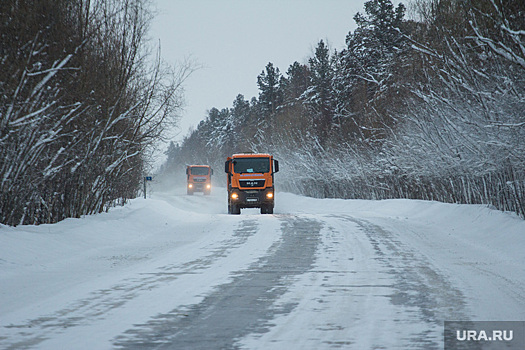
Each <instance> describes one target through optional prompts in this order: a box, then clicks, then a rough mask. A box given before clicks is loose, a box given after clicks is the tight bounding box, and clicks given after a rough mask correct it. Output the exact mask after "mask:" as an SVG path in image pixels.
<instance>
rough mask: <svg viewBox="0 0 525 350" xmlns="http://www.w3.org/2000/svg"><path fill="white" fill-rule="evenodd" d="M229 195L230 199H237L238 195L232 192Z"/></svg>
mask: <svg viewBox="0 0 525 350" xmlns="http://www.w3.org/2000/svg"><path fill="white" fill-rule="evenodd" d="M231 197H232V199H237V198H239V195H238V194H237V193H235V192H233V193H232V196H231Z"/></svg>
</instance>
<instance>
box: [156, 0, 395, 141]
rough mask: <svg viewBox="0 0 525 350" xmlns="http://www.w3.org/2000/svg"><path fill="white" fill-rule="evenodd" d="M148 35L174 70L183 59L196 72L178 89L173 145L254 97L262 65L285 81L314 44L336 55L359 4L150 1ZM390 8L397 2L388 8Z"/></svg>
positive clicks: (354, 0) (349, 0) (342, 0)
mask: <svg viewBox="0 0 525 350" xmlns="http://www.w3.org/2000/svg"><path fill="white" fill-rule="evenodd" d="M153 1H154V3H155V4H156V7H157V10H158V14H157V16H156V17H155V20H154V21H153V23H152V27H151V31H150V35H151V38H152V39H153V40H155V41H158V40H160V44H161V50H162V57H163V59H164V60H165V61H167V62H169V63H172V64H175V63H176V62H180V61H182V60H184V58H187V57H191V58H192V59H193V60H195V61H197V62H198V63H199V64H201V65H202V66H203V67H204V68H202V69H200V70H198V71H196V72H194V73H193V74H192V75H191V77H190V78H189V79H188V80H187V82H186V84H185V90H186V91H185V95H186V102H187V106H186V108H185V111H184V113H183V116H182V120H181V122H180V129H181V130H180V133H179V134H178V135H177V136H176V137H175V139H176V140H180V139H182V137H183V136H185V135H187V133H188V130H189V128H190V127H191V126H193V127H195V126H196V125H197V124H198V123H199V121H201V120H203V119H205V118H206V115H207V112H206V111H207V110H209V109H211V108H213V107H216V108H219V109H222V108H226V107H231V106H232V103H233V100H234V99H235V97H236V96H237V95H238V94H243V95H244V97H245V99H247V100H250V99H251V98H252V97H253V96H256V97H258V94H259V92H258V87H257V76H258V75H259V74H260V73H261V72H262V71H263V70H264V69H265V66H266V65H267V64H268V62H272V63H273V64H274V66H276V67H278V68H279V69H280V71H281V73H285V72H286V71H287V70H288V67H289V66H290V65H291V64H292V63H293V62H294V61H299V62H300V63H306V61H307V59H308V58H309V57H311V56H312V55H313V52H314V49H315V47H316V46H317V43H318V42H319V40H321V39H323V40H325V42H328V44H329V45H330V47H331V49H332V51H333V49H337V50H338V51H339V50H341V49H343V48H344V44H345V38H346V35H347V33H348V32H349V31H353V30H354V29H355V27H356V25H355V22H354V20H353V17H354V15H355V13H356V12H364V10H363V4H364V3H365V0H153ZM396 2H397V1H396Z"/></svg>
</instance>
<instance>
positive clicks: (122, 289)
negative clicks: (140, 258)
mask: <svg viewBox="0 0 525 350" xmlns="http://www.w3.org/2000/svg"><path fill="white" fill-rule="evenodd" d="M257 231H258V227H257V222H255V221H253V220H243V221H241V222H240V223H239V226H238V227H237V229H236V230H235V231H234V232H233V234H232V235H231V236H230V237H228V238H227V239H224V240H223V241H220V242H218V243H217V242H216V243H214V245H213V246H211V247H210V248H209V250H208V251H209V252H210V253H209V254H206V255H204V256H202V257H199V258H196V259H194V260H191V261H188V262H186V263H183V264H172V265H166V266H161V267H158V268H157V269H156V270H155V271H153V272H151V273H143V274H141V275H138V276H135V277H132V278H127V279H123V280H122V281H121V282H120V283H118V284H114V285H112V286H110V287H109V288H106V289H100V290H97V291H93V292H92V293H91V294H90V295H89V296H88V297H86V298H84V299H80V300H77V301H76V302H74V303H72V304H71V305H69V306H68V307H67V308H64V309H61V310H57V311H56V312H54V313H53V314H49V315H44V316H41V317H39V318H35V319H30V320H27V321H26V322H24V323H22V324H12V325H9V326H7V327H6V328H7V329H10V330H17V332H18V333H19V334H18V338H19V339H20V338H21V339H23V340H19V341H17V342H14V343H10V344H6V343H5V342H2V341H3V339H2V338H0V343H1V344H2V345H1V346H2V347H5V349H25V348H30V347H32V346H37V345H38V344H40V343H42V342H44V341H45V340H47V339H48V337H51V338H52V335H51V336H50V335H49V334H51V333H60V332H61V331H62V330H63V329H65V328H72V327H77V326H84V325H88V324H90V323H92V322H93V323H94V322H97V321H99V320H100V319H103V318H104V315H105V314H107V313H109V312H111V311H113V310H115V309H118V308H120V307H122V306H124V305H125V304H126V303H128V302H129V301H131V300H133V299H134V298H135V297H137V296H139V295H140V294H141V293H142V292H149V291H151V290H153V289H155V288H158V287H161V286H164V285H165V284H167V283H170V282H173V281H174V280H176V279H177V278H179V276H181V275H186V274H195V273H199V271H202V270H205V269H207V268H209V267H211V266H212V265H213V264H214V263H215V262H216V261H217V260H218V259H220V258H223V257H225V256H228V254H230V252H231V251H233V250H234V249H237V248H239V247H241V246H242V245H243V244H244V243H246V241H247V240H248V239H249V238H250V237H251V236H253V235H254V234H255V233H256V232H257ZM205 249H206V247H205Z"/></svg>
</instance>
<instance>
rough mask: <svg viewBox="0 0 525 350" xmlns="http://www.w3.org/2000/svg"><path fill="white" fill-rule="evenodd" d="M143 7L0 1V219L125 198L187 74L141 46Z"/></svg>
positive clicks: (103, 1)
mask: <svg viewBox="0 0 525 350" xmlns="http://www.w3.org/2000/svg"><path fill="white" fill-rule="evenodd" d="M149 8H150V7H149V2H148V1H147V0H2V1H1V2H0V38H1V41H0V45H1V46H0V223H1V224H7V225H18V224H41V223H53V222H57V221H60V220H63V219H64V218H68V217H80V216H81V215H86V214H92V213H98V212H101V211H104V210H106V209H107V208H109V207H111V206H114V205H118V204H122V203H125V202H126V201H127V200H128V199H130V198H135V197H136V196H137V194H138V191H139V189H140V184H141V181H142V178H143V175H144V171H145V167H146V166H147V160H148V157H149V153H150V152H152V148H153V146H154V144H155V143H156V142H157V141H158V140H159V138H160V137H162V135H163V132H164V130H165V129H166V128H167V127H169V125H170V123H174V122H176V115H177V111H178V110H179V109H180V108H181V106H182V102H183V100H182V88H181V84H182V83H183V82H184V79H185V78H186V77H187V76H188V74H189V73H190V72H191V70H192V69H191V66H190V65H185V64H181V65H180V66H177V67H170V66H167V65H166V64H163V63H162V62H161V60H160V58H159V56H160V55H159V52H158V50H157V51H155V50H154V49H152V48H151V47H150V46H149V45H148V41H147V40H146V39H147V38H146V33H147V31H148V25H149V23H150V21H151V19H152V16H153V15H152V13H151V11H150V10H149Z"/></svg>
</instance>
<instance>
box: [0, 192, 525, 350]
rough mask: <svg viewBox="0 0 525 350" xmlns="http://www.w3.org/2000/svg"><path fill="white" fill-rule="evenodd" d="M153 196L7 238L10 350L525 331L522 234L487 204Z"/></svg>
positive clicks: (357, 343)
mask: <svg viewBox="0 0 525 350" xmlns="http://www.w3.org/2000/svg"><path fill="white" fill-rule="evenodd" d="M225 202H226V192H225V190H224V189H215V192H214V193H213V194H212V195H211V196H200V195H195V196H186V195H185V194H184V189H176V190H172V191H168V192H160V191H158V192H156V193H154V194H153V196H152V198H151V199H147V200H144V199H136V200H133V201H132V202H131V203H130V204H128V205H126V206H125V207H122V208H114V209H112V210H110V212H109V213H105V214H100V215H94V216H90V217H85V218H82V219H68V220H65V221H63V222H61V223H59V224H56V225H42V226H38V227H28V226H23V227H16V228H11V227H6V226H0V242H1V245H0V348H2V349H236V348H238V349H287V350H289V349H331V348H341V349H359V350H361V349H409V348H410V349H442V348H443V341H442V337H443V322H444V321H445V320H473V321H475V320H484V321H486V320H494V321H496V320H505V321H507V320H520V321H522V320H525V253H524V251H525V249H524V248H525V221H523V220H520V219H518V218H516V217H515V216H513V215H511V214H506V213H501V212H498V211H494V210H490V209H488V208H484V207H482V206H466V205H451V204H443V203H436V202H424V201H410V200H387V201H361V200H336V199H324V200H320V199H312V198H306V197H300V196H296V195H292V194H288V193H277V196H276V208H275V214H274V215H260V214H259V213H258V211H257V210H255V209H245V210H243V212H242V214H241V215H240V216H233V215H228V214H226V203H225Z"/></svg>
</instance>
